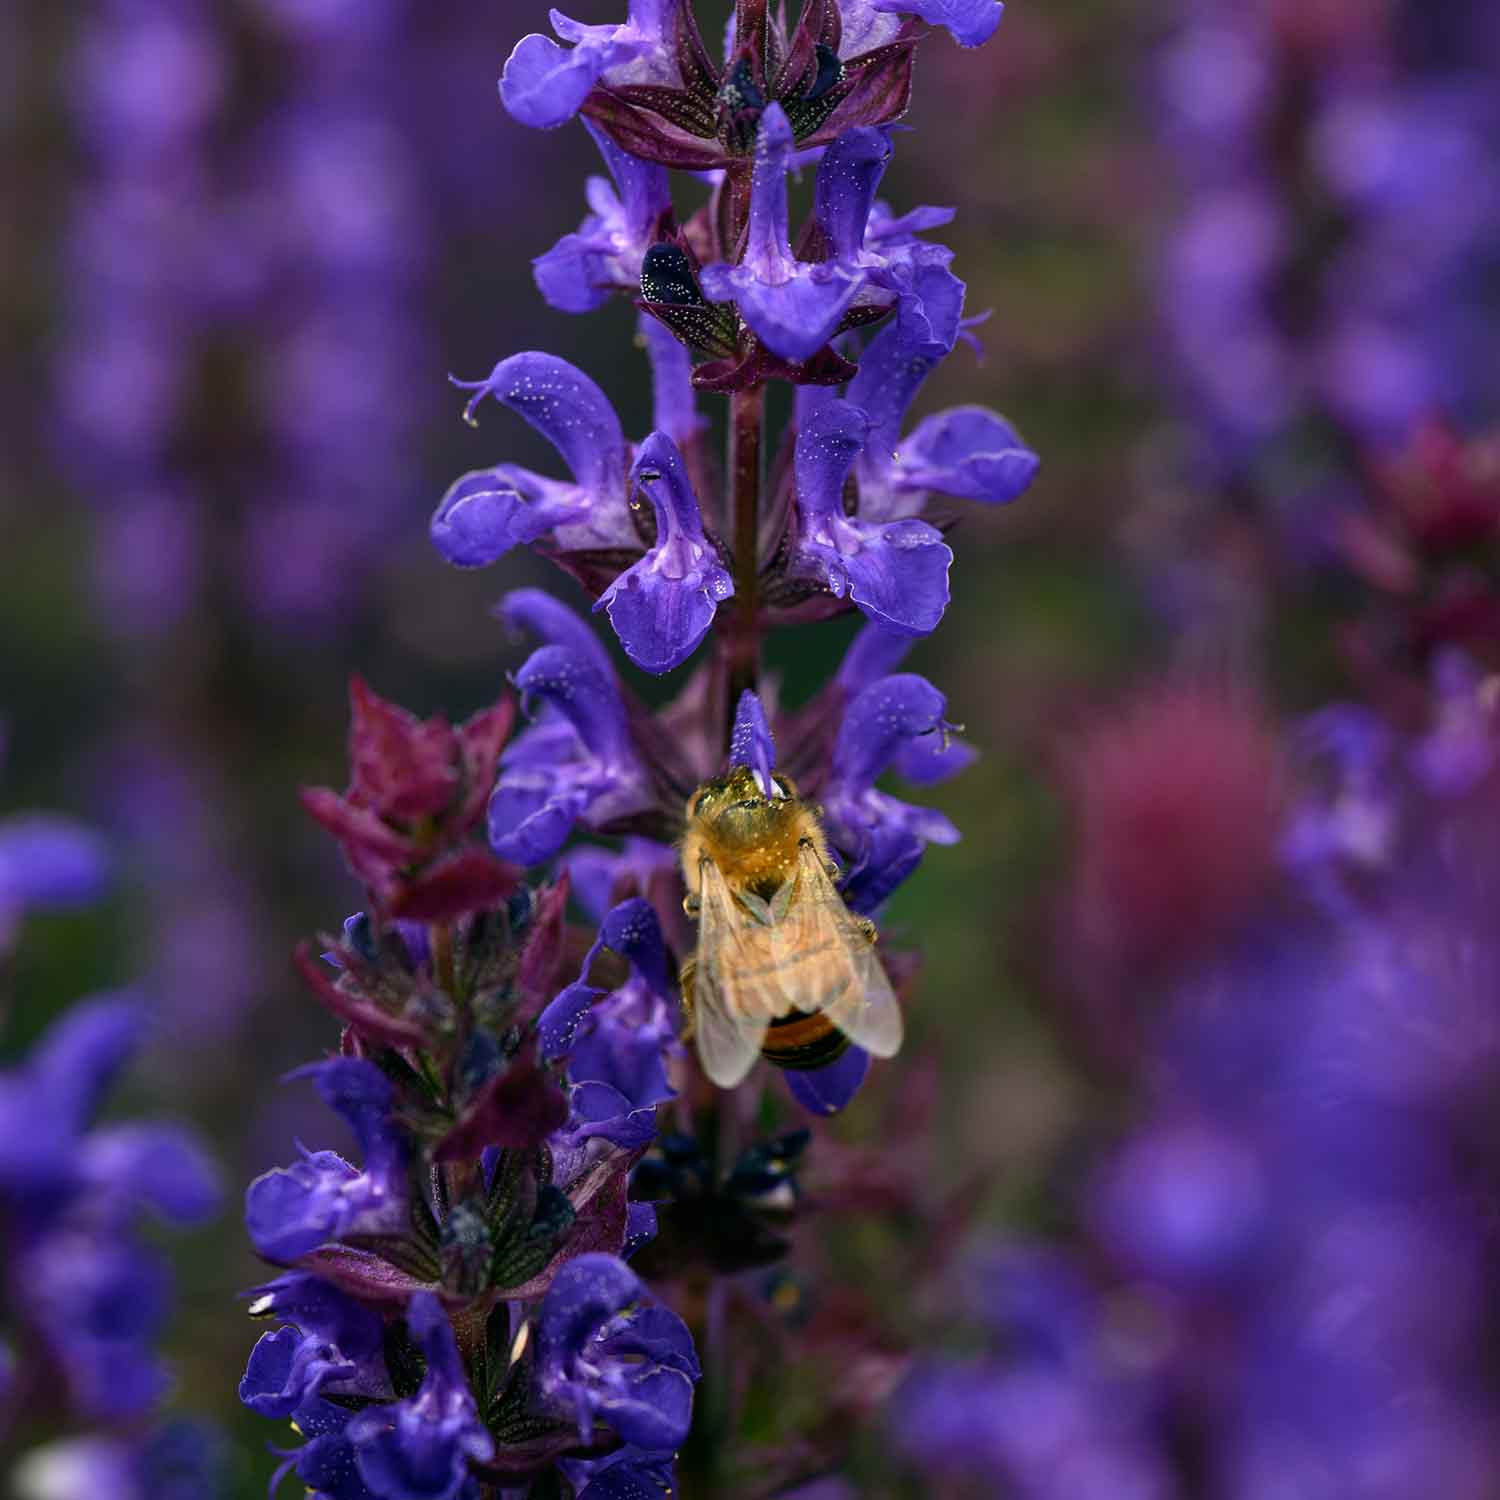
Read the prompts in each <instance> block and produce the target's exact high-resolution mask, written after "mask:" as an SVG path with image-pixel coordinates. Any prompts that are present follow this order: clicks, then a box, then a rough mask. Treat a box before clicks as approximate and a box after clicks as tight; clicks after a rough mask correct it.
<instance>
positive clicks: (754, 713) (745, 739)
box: [729, 688, 780, 797]
mask: <svg viewBox="0 0 1500 1500" xmlns="http://www.w3.org/2000/svg"><path fill="white" fill-rule="evenodd" d="M729 764H730V765H731V766H748V767H749V768H750V769H751V770H752V771H754V772H755V780H756V782H757V783H758V784H759V786H760V790H761V795H762V796H765V797H776V796H779V795H780V792H779V791H778V789H777V786H776V783H775V782H774V781H773V780H772V779H771V772H772V771H773V770H774V769H775V768H776V742H775V741H774V740H773V739H772V738H771V726H770V725H769V724H768V723H767V722H766V711H765V709H764V708H763V707H762V706H761V701H760V699H759V698H758V697H757V696H756V695H755V694H754V693H752V692H751V691H750V689H749V688H746V689H745V691H744V692H743V693H742V694H741V695H740V702H739V707H738V708H737V709H736V710H735V714H734V728H733V730H732V731H731V732H730V735H729Z"/></svg>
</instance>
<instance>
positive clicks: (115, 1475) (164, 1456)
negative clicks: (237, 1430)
mask: <svg viewBox="0 0 1500 1500" xmlns="http://www.w3.org/2000/svg"><path fill="white" fill-rule="evenodd" d="M223 1448H224V1444H223V1440H222V1439H221V1437H220V1436H219V1434H218V1433H217V1432H216V1431H215V1430H214V1429H213V1428H211V1427H209V1426H207V1425H206V1424H204V1423H200V1422H185V1421H174V1422H168V1423H165V1424H164V1425H162V1426H160V1427H158V1428H155V1429H154V1430H153V1431H151V1432H148V1433H146V1434H144V1435H143V1436H138V1437H133V1438H126V1437H92V1436H91V1437H80V1438H70V1439H66V1440H64V1441H62V1442H56V1443H48V1444H47V1445H46V1446H45V1447H43V1448H36V1449H34V1450H33V1451H32V1452H30V1453H28V1454H26V1456H25V1457H24V1458H23V1459H22V1460H21V1462H20V1463H18V1464H17V1465H16V1466H15V1468H14V1469H13V1470H11V1471H10V1475H9V1478H10V1481H11V1483H12V1484H13V1485H14V1493H15V1495H16V1496H17V1500H74V1497H82V1496H89V1497H90V1500H203V1497H204V1496H207V1495H217V1494H219V1493H220V1492H221V1488H222V1483H223V1478H224V1472H223V1471H224V1467H225V1465H224V1457H225V1455H224V1451H223Z"/></svg>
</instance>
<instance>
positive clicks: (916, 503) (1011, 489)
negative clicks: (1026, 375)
mask: <svg viewBox="0 0 1500 1500" xmlns="http://www.w3.org/2000/svg"><path fill="white" fill-rule="evenodd" d="M949 347H951V345H950V346H949ZM947 354H948V348H945V347H944V346H943V344H942V343H940V342H936V343H935V342H932V341H931V340H928V339H925V338H924V337H922V336H920V334H919V333H914V332H913V331H912V329H911V328H910V327H908V326H905V325H904V324H903V321H902V320H901V319H900V318H898V319H897V320H896V321H895V322H894V323H892V324H890V325H889V326H888V327H886V328H883V329H882V330H881V331H880V333H878V334H877V335H876V337H875V339H874V341H873V342H872V343H871V344H870V347H869V348H868V349H866V350H865V353H864V356H863V358H862V359H861V360H860V364H859V373H858V374H857V375H856V376H855V377H854V379H853V380H851V381H850V382H849V389H848V391H847V393H846V394H847V396H848V399H849V401H850V403H851V404H852V405H854V406H857V407H859V409H860V410H861V411H863V412H864V413H865V414H866V415H867V416H868V417H869V418H870V422H871V431H870V438H869V441H868V442H867V443H866V444H865V448H864V451H863V453H862V454H861V455H860V457H859V458H858V459H857V460H856V465H855V474H856V476H857V477H858V479H859V514H860V518H861V519H862V520H866V521H893V520H898V519H901V518H903V517H906V516H914V515H919V514H920V513H921V511H922V507H923V505H924V504H925V503H926V498H927V492H928V491H929V490H937V491H938V492H940V493H941V494H945V495H955V496H957V497H959V498H960V499H966V500H985V501H988V502H990V503H991V504H1000V503H1003V502H1005V501H1008V500H1014V499H1015V498H1016V496H1018V495H1019V494H1021V493H1022V492H1023V491H1024V490H1025V489H1026V487H1027V486H1028V485H1029V484H1030V483H1031V481H1032V479H1033V478H1034V477H1035V475H1036V471H1037V464H1038V460H1037V456H1036V454H1034V453H1033V452H1032V451H1031V450H1030V449H1029V448H1027V447H1026V446H1025V445H1024V444H1023V443H1022V441H1021V439H1020V438H1019V437H1018V436H1017V435H1016V432H1015V430H1014V429H1013V428H1012V427H1011V426H1010V424H1009V423H1007V422H1006V421H1005V419H1004V418H1003V417H1000V416H998V415H997V414H996V413H994V412H992V411H989V410H988V409H986V408H985V407H982V406H956V407H953V408H951V409H949V410H948V411H943V412H938V413H937V414H936V415H934V416H931V417H927V418H925V419H924V420H923V421H921V422H919V423H918V424H917V426H916V427H915V428H914V429H913V430H912V432H911V433H910V434H908V436H907V437H906V438H905V439H903V438H902V436H901V424H902V422H903V421H904V420H905V418H906V413H907V411H908V409H909V408H910V406H911V403H912V402H913V400H915V399H916V394H917V392H918V390H919V389H920V388H921V386H922V383H923V381H925V380H926V379H927V377H928V375H929V374H931V373H932V371H933V370H934V369H935V368H936V367H937V365H938V364H939V363H940V362H941V361H942V360H943V359H944V358H945V357H946V356H947Z"/></svg>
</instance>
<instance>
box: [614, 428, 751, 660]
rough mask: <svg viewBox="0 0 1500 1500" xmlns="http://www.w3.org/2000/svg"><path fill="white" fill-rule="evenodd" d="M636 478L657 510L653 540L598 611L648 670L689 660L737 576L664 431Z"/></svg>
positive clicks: (644, 448)
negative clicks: (713, 539)
mask: <svg viewBox="0 0 1500 1500" xmlns="http://www.w3.org/2000/svg"><path fill="white" fill-rule="evenodd" d="M631 477H632V480H633V482H634V483H635V484H637V485H638V486H639V490H640V492H641V493H643V494H644V495H645V496H646V497H647V498H648V499H649V500H650V502H651V505H652V508H653V509H654V510H655V512H656V545H655V546H654V547H653V548H652V549H651V550H650V551H649V552H648V553H647V554H646V555H645V556H644V557H643V558H641V560H640V561H639V562H637V563H634V564H633V565H632V566H631V567H629V568H627V569H626V570H625V572H623V573H621V574H620V576H619V577H618V578H616V579H615V581H614V582H613V583H612V584H611V585H610V586H609V588H607V589H606V590H605V591H604V593H603V594H602V595H601V596H600V599H599V602H598V604H596V605H595V606H594V607H595V608H596V609H604V610H606V611H607V612H608V614H609V622H610V624H611V625H613V626H614V628H615V634H616V635H618V636H619V638H620V644H621V645H622V646H624V648H625V654H626V655H627V656H629V658H630V659H631V660H632V661H633V662H635V664H636V665H637V666H639V667H643V668H644V669H645V670H646V671H648V672H668V671H671V669H672V668H673V667H675V666H678V665H679V664H680V663H682V662H684V661H686V660H687V658H688V657H689V656H691V655H692V654H693V652H694V651H695V650H697V648H698V644H699V642H700V641H702V639H703V637H704V636H705V635H706V634H707V633H708V628H709V626H710V625H711V624H712V623H713V619H714V614H715V612H716V611H717V609H718V607H719V605H720V604H721V603H722V602H723V601H724V600H725V599H728V598H729V597H730V596H731V595H732V594H733V593H734V580H733V579H732V578H731V577H730V576H729V573H728V571H727V570H726V569H725V568H724V567H723V566H722V564H720V562H719V560H718V554H717V553H716V551H715V550H714V548H713V547H712V546H711V545H710V544H709V542H708V539H707V537H706V536H705V535H704V531H703V520H702V517H701V516H700V515H699V512H698V501H697V497H696V496H695V495H694V494H693V488H692V485H691V483H690V482H689V480H688V475H687V468H686V466H685V465H684V464H683V462H682V455H681V454H680V453H679V452H678V451H677V445H676V444H675V443H673V441H672V440H671V438H669V437H668V436H667V435H666V434H665V433H662V432H653V433H652V434H651V436H650V437H648V438H647V439H646V441H645V442H644V443H642V444H641V447H640V449H639V452H638V453H637V456H636V462H635V468H634V470H633V471H632V476H631Z"/></svg>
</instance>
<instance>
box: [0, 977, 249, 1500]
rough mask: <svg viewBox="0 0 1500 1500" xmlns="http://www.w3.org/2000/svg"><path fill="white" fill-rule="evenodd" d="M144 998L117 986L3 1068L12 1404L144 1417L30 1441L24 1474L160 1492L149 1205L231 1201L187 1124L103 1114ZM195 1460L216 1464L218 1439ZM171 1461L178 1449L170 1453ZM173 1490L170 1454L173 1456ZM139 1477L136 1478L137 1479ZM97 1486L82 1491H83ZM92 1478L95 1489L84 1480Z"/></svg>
mask: <svg viewBox="0 0 1500 1500" xmlns="http://www.w3.org/2000/svg"><path fill="white" fill-rule="evenodd" d="M146 1024H147V1023H146V1012H145V1010H144V1008H143V1007H142V1005H141V1003H140V1002H139V1000H137V999H136V998H134V997H131V996H127V995H114V996H105V997H100V998H96V999H94V1000H90V1001H85V1002H83V1003H81V1004H78V1005H76V1006H74V1007H73V1008H72V1009H71V1010H70V1011H68V1012H66V1013H65V1014H64V1015H63V1017H62V1018H61V1019H60V1020H58V1021H57V1022H55V1023H54V1024H53V1026H52V1028H51V1029H50V1030H49V1031H48V1032H47V1033H46V1034H45V1035H44V1036H43V1037H42V1039H41V1040H40V1041H39V1042H38V1043H37V1044H36V1045H35V1047H34V1048H33V1050H32V1052H31V1054H30V1055H29V1056H28V1057H27V1058H26V1059H25V1060H24V1061H23V1062H21V1063H20V1064H19V1065H17V1066H16V1067H14V1068H11V1069H9V1070H7V1071H5V1072H3V1073H0V1221H3V1222H4V1224H5V1229H6V1235H5V1239H6V1245H5V1265H4V1271H5V1276H4V1287H5V1291H4V1307H3V1312H4V1320H5V1323H6V1327H7V1332H8V1334H9V1335H10V1337H13V1338H14V1339H15V1340H16V1344H15V1348H16V1349H17V1351H19V1352H20V1353H22V1354H23V1356H24V1358H22V1359H21V1360H19V1361H14V1362H12V1361H6V1362H5V1363H6V1369H5V1372H4V1379H3V1390H0V1396H3V1400H4V1405H5V1409H6V1410H7V1412H10V1411H27V1410H35V1411H38V1412H46V1413H47V1414H48V1417H49V1420H51V1421H53V1422H54V1423H58V1424H61V1423H63V1422H66V1421H69V1420H71V1421H74V1422H77V1421H83V1422H96V1421H97V1422H108V1423H134V1424H136V1430H137V1433H138V1434H139V1435H138V1437H136V1438H135V1439H132V1440H128V1441H127V1440H125V1439H124V1438H123V1437H122V1438H121V1439H120V1440H119V1441H115V1440H113V1439H109V1438H105V1437H102V1436H101V1437H99V1438H97V1439H96V1438H93V1437H84V1438H78V1439H76V1440H72V1439H70V1440H68V1441H66V1442H62V1443H58V1444H54V1445H51V1446H49V1447H47V1448H43V1449H40V1450H37V1451H36V1452H34V1453H33V1454H31V1455H30V1456H29V1457H28V1459H27V1460H26V1461H25V1463H23V1465H22V1466H21V1469H20V1471H18V1474H17V1476H16V1483H17V1485H18V1486H27V1487H30V1488H31V1489H32V1490H33V1492H41V1491H40V1488H39V1487H40V1486H41V1485H42V1484H43V1482H44V1481H46V1482H50V1478H49V1476H52V1477H55V1476H57V1475H75V1474H76V1476H77V1478H78V1479H79V1481H80V1482H81V1481H82V1480H83V1479H84V1478H85V1477H89V1476H94V1475H96V1474H97V1475H98V1476H100V1477H101V1479H102V1477H103V1476H110V1477H112V1478H114V1479H116V1480H117V1481H118V1483H119V1486H120V1487H119V1488H118V1489H116V1490H109V1491H100V1493H109V1494H114V1493H119V1494H122V1495H127V1496H134V1495H136V1494H145V1493H148V1492H149V1491H147V1490H146V1489H144V1488H141V1486H144V1485H145V1484H146V1483H147V1481H148V1479H149V1478H150V1476H152V1475H154V1474H156V1473H157V1472H158V1471H157V1469H156V1467H155V1459H153V1458H152V1456H151V1453H152V1452H153V1451H154V1447H153V1445H154V1444H156V1442H157V1441H158V1439H160V1440H161V1442H162V1443H164V1444H165V1443H167V1439H166V1437H165V1436H164V1434H165V1432H166V1429H165V1428H163V1429H157V1430H156V1431H155V1432H154V1434H153V1433H151V1432H148V1431H147V1430H146V1427H145V1426H144V1425H143V1424H144V1423H145V1422H146V1420H147V1419H149V1418H150V1417H151V1416H152V1415H153V1411H154V1408H155V1407H156V1406H157V1404H158V1402H159V1401H160V1400H161V1399H162V1398H163V1396H164V1395H165V1394H166V1392H167V1389H168V1373H167V1370H166V1367H165V1365H164V1364H163V1362H162V1360H161V1358H160V1356H159V1354H158V1352H157V1350H156V1347H155V1346H156V1342H157V1340H158V1339H159V1338H160V1336H161V1334H162V1332H163V1331H164V1328H165V1326H166V1323H167V1319H168V1316H169V1314H170V1303H171V1276H170V1273H169V1268H168V1265H167V1262H166V1260H165V1258H164V1257H163V1255H162V1254H161V1253H160V1251H159V1250H157V1249H156V1248H155V1247H153V1246H152V1245H150V1244H149V1243H148V1242H147V1241H146V1239H145V1238H144V1236H143V1235H142V1234H141V1226H142V1221H143V1220H144V1219H145V1218H146V1217H147V1216H148V1215H149V1216H151V1217H154V1218H156V1219H158V1220H160V1221H162V1222H164V1223H167V1224H172V1225H179V1226H187V1225H193V1224H198V1223H201V1222H203V1221H204V1220H205V1219H207V1218H209V1217H210V1216H211V1215H212V1214H213V1213H214V1212H215V1211H216V1210H217V1208H218V1206H219V1202H220V1198H221V1190H220V1183H219V1176H218V1171H217V1169H216V1167H215V1166H214V1164H213V1162H212V1161H211V1160H210V1159H209V1158H208V1156H207V1155H206V1154H205V1152H204V1151H203V1149H202V1147H201V1146H200V1145H199V1144H198V1143H197V1141H196V1140H194V1139H193V1138H192V1137H191V1136H190V1135H189V1134H188V1133H187V1132H185V1131H183V1130H180V1129H178V1128H176V1127H174V1126H170V1125H166V1124H157V1123H147V1122H122V1123H118V1124H106V1125H97V1124H95V1116H96V1114H97V1112H98V1110H99V1108H100V1106H101V1105H102V1103H103V1101H104V1096H105V1094H106V1092H107V1091H108V1089H109V1087H110V1085H111V1084H112V1083H113V1081H114V1079H115V1078H116V1077H117V1076H118V1074H119V1072H120V1071H121V1069H123V1067H124V1066H125V1065H126V1063H127V1062H128V1061H129V1059H130V1057H131V1055H132V1054H133V1053H134V1052H135V1051H136V1050H137V1049H138V1048H139V1047H140V1045H141V1043H142V1041H143V1039H144V1036H145V1032H146ZM200 1457H201V1458H202V1460H203V1463H202V1465H201V1467H200V1471H199V1473H198V1478H199V1479H200V1480H206V1477H207V1476H208V1475H209V1473H210V1471H211V1470H212V1468H213V1464H212V1462H211V1461H210V1460H211V1455H210V1454H209V1453H208V1452H207V1450H206V1449H205V1450H204V1451H202V1452H201V1453H200ZM163 1463H164V1464H165V1455H164V1454H163ZM160 1477H161V1481H162V1486H163V1488H162V1493H170V1494H176V1493H179V1492H178V1491H175V1490H171V1489H169V1488H168V1479H169V1477H170V1476H169V1473H168V1468H167V1467H162V1468H161V1469H160ZM127 1480H128V1481H129V1484H128V1486H127V1483H126V1482H127ZM83 1492H85V1491H78V1493H83ZM86 1492H88V1493H93V1491H86Z"/></svg>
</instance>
